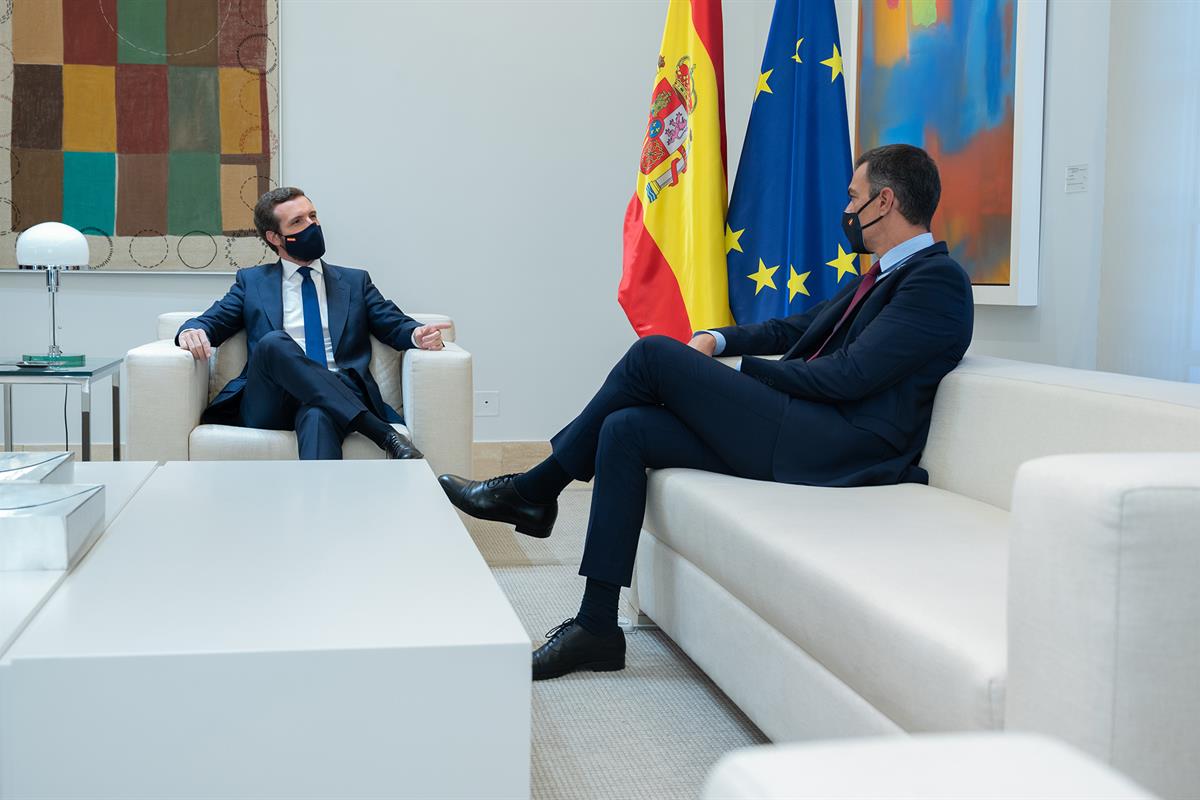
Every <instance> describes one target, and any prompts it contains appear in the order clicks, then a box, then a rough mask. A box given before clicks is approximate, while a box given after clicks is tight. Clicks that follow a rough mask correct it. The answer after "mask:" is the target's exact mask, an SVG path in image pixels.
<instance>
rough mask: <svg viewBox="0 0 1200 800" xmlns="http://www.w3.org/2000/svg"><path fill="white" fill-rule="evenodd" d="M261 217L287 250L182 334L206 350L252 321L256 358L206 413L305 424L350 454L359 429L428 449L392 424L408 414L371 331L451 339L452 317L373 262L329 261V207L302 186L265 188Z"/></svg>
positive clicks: (303, 428)
mask: <svg viewBox="0 0 1200 800" xmlns="http://www.w3.org/2000/svg"><path fill="white" fill-rule="evenodd" d="M254 224H255V226H256V227H257V228H258V233H259V236H261V237H262V238H263V241H265V242H266V243H267V244H268V245H269V246H270V247H271V248H272V249H273V250H274V251H275V252H276V253H277V254H278V255H279V260H278V261H276V262H275V263H272V264H263V265H261V266H258V267H253V268H250V269H243V270H240V271H239V272H238V273H237V277H236V278H235V280H234V284H233V288H231V289H230V290H229V292H228V293H227V294H226V295H225V296H224V297H223V298H221V299H220V300H218V301H217V302H215V303H213V305H212V307H211V308H209V309H208V310H207V311H205V312H204V313H203V314H201V315H200V316H198V317H195V318H193V319H189V320H188V321H187V322H185V323H183V325H182V326H181V327H180V329H179V333H178V334H176V336H175V342H176V344H178V345H179V346H180V347H182V348H183V349H185V350H188V351H190V352H191V353H192V355H193V356H195V357H196V358H197V359H206V358H208V357H209V356H210V355H211V354H212V348H214V347H218V346H219V345H220V344H221V343H222V342H224V341H225V340H226V339H228V338H229V337H230V336H233V335H234V334H235V333H237V332H238V331H240V330H243V329H245V331H246V348H247V363H246V368H245V369H243V370H242V374H241V375H239V376H238V377H236V378H234V379H233V380H232V381H230V382H229V384H228V385H227V386H225V387H224V388H223V389H221V391H220V392H219V393H218V394H217V396H216V397H215V398H213V401H212V403H211V404H210V405H209V407H208V408H207V409H205V411H204V414H203V416H202V417H201V421H202V422H210V423H221V424H226V425H242V426H245V427H248V428H266V429H269V430H295V431H296V439H297V444H298V446H299V451H300V458H302V459H338V458H341V457H342V440H343V439H345V438H346V435H347V434H348V433H350V432H352V431H358V432H360V433H362V434H363V435H365V436H366V437H367V438H369V439H371V441H373V442H375V444H377V445H378V446H379V447H380V448H381V449H382V450H383V451H384V452H385V453H386V454H387V457H388V458H421V457H422V456H421V453H420V452H419V451H418V450H417V449H416V447H414V446H413V444H412V442H411V441H409V440H408V438H407V437H404V436H402V435H400V433H398V432H397V431H396V430H395V429H394V428H392V426H391V425H390V424H389V423H392V422H401V421H402V420H401V419H400V415H399V414H397V413H396V410H395V409H393V408H392V407H391V406H389V405H388V404H387V403H385V402H384V401H383V398H382V396H380V394H379V386H378V385H377V384H376V383H375V378H374V377H372V376H371V370H370V369H369V364H370V361H371V336H374V337H375V338H376V339H378V340H379V341H381V342H383V343H384V344H387V345H390V346H392V347H394V348H396V349H397V350H407V349H410V348H413V347H420V348H422V349H425V350H440V349H442V347H443V346H444V345H443V343H442V333H441V332H442V330H443V329H445V328H447V327H449V325H448V324H443V323H438V324H434V325H421V324H420V323H419V322H417V321H416V320H414V319H412V318H411V317H408V316H406V315H405V314H404V312H402V311H401V310H400V309H399V308H397V307H396V304H395V303H393V302H392V301H390V300H386V299H384V297H383V295H381V294H380V293H379V290H378V289H376V288H375V286H374V284H372V283H371V276H370V275H368V274H367V273H366V272H365V271H363V270H359V269H350V268H348V267H336V266H334V265H333V264H328V263H326V262H324V261H323V260H322V259H321V256H323V255H324V254H325V239H324V234H323V233H322V231H321V226H320V223H319V222H318V220H317V210H316V209H315V208H314V207H313V204H312V202H311V201H309V199H308V198H307V197H306V196H305V195H304V192H303V191H301V190H300V189H296V188H294V187H284V188H280V189H274V190H272V191H270V192H267V193H266V194H264V195H263V196H262V197H261V198H259V200H258V203H257V204H256V205H255V208H254Z"/></svg>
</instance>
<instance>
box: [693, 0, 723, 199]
mask: <svg viewBox="0 0 1200 800" xmlns="http://www.w3.org/2000/svg"><path fill="white" fill-rule="evenodd" d="M692 26H693V27H694V28H695V29H696V35H697V36H699V37H700V41H701V42H703V43H704V49H705V50H707V51H708V59H709V61H711V62H712V65H713V70H714V71H715V72H716V78H717V119H719V120H720V121H721V169H722V170H727V167H726V164H728V163H729V157H728V155H727V154H726V152H725V151H726V146H725V37H724V33H723V31H724V28H723V23H722V22H721V0H692ZM725 177H726V182H728V179H729V176H728V172H726V176H725Z"/></svg>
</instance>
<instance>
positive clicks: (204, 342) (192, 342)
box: [179, 328, 212, 361]
mask: <svg viewBox="0 0 1200 800" xmlns="http://www.w3.org/2000/svg"><path fill="white" fill-rule="evenodd" d="M179 346H180V347H182V348H183V349H184V350H187V351H188V352H189V353H191V354H192V357H193V358H195V359H196V360H197V361H207V360H208V357H209V356H211V355H212V345H211V344H209V343H208V334H207V333H205V332H204V331H203V330H201V329H200V328H188V329H187V330H185V331H184V332H183V333H181V334H179Z"/></svg>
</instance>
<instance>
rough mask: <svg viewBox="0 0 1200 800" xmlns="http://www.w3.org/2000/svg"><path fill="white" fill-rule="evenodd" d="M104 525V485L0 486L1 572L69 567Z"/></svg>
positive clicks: (40, 484) (9, 484) (63, 568)
mask: <svg viewBox="0 0 1200 800" xmlns="http://www.w3.org/2000/svg"><path fill="white" fill-rule="evenodd" d="M103 527H104V487H103V486H96V485H80V484H44V483H19V482H15V481H14V482H11V483H0V571H13V570H18V571H26V570H65V569H70V568H71V567H72V566H73V565H74V564H75V561H76V560H78V558H79V557H80V556H81V555H83V553H85V552H87V548H88V547H90V546H91V544H92V542H93V541H95V538H96V536H98V535H99V534H100V531H101V530H102V529H103Z"/></svg>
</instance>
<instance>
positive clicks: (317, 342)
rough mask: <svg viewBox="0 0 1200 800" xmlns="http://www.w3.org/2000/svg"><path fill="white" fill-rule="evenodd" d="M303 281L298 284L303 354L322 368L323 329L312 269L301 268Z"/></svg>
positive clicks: (323, 357) (326, 365) (323, 360)
mask: <svg viewBox="0 0 1200 800" xmlns="http://www.w3.org/2000/svg"><path fill="white" fill-rule="evenodd" d="M299 272H300V274H301V275H303V276H304V281H303V282H302V283H301V284H300V299H301V300H302V301H303V304H304V352H305V353H307V354H308V357H309V358H311V359H312V360H313V361H315V362H317V363H318V364H320V365H321V366H322V367H328V366H329V362H328V361H326V360H325V327H324V326H323V325H322V324H321V304H320V303H318V302H317V285H316V284H315V283H313V279H312V267H301V268H300V270H299Z"/></svg>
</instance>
